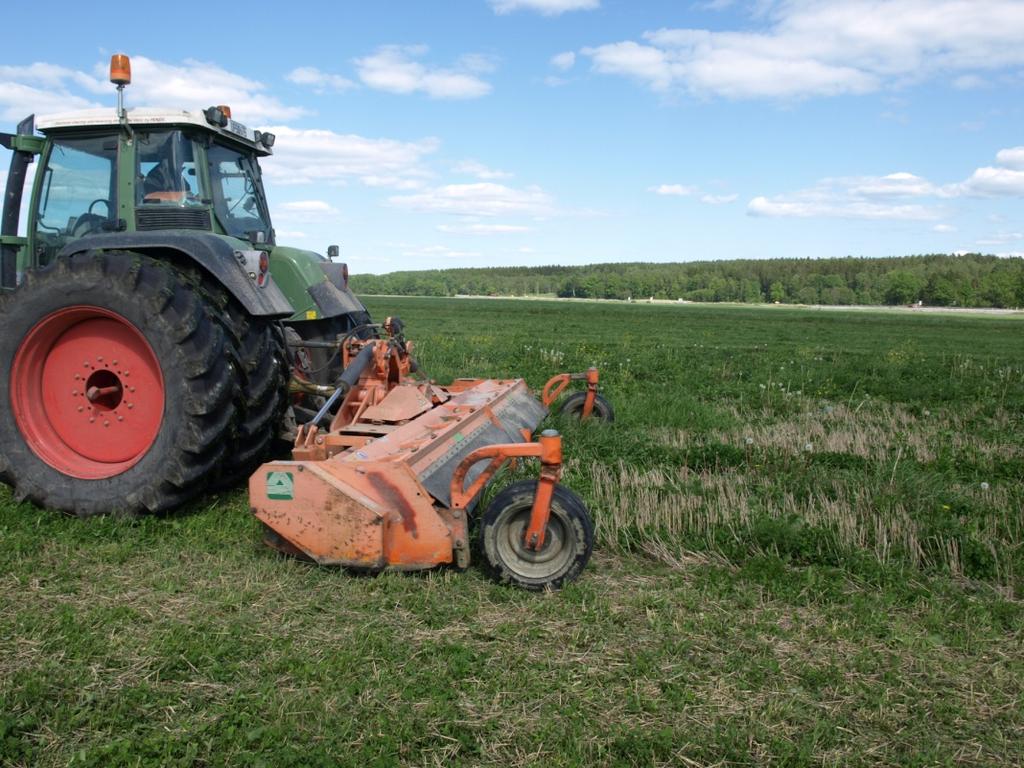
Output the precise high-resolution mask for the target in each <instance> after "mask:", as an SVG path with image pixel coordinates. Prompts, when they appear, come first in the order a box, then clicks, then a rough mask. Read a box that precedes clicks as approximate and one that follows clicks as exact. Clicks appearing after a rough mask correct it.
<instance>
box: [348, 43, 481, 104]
mask: <svg viewBox="0 0 1024 768" xmlns="http://www.w3.org/2000/svg"><path fill="white" fill-rule="evenodd" d="M426 53H427V47H426V46H422V45H416V46H401V45H385V46H381V47H380V48H378V49H377V50H376V51H375V52H374V53H372V54H370V55H369V56H365V57H363V58H361V59H356V68H357V69H358V72H359V79H360V80H362V81H363V83H364V84H365V85H367V86H369V87H370V88H376V89H377V90H381V91H387V92H389V93H399V94H407V93H416V92H422V93H425V94H427V95H428V96H430V97H431V98H434V99H475V98H478V97H480V96H486V95H487V94H488V93H490V92H491V84H490V83H488V82H486V81H484V80H481V79H480V78H479V77H477V74H476V73H477V72H479V71H480V70H479V65H480V62H481V61H482V60H483V58H482V57H481V58H473V57H470V58H469V59H467V57H466V56H464V57H462V59H461V60H460V62H459V64H458V65H457V67H456V68H454V69H444V68H439V67H428V66H426V65H424V64H422V63H420V62H419V61H416V59H417V58H419V57H421V56H423V55H424V54H426ZM467 62H468V63H467ZM474 66H476V67H477V68H476V69H474V68H473V67H474Z"/></svg>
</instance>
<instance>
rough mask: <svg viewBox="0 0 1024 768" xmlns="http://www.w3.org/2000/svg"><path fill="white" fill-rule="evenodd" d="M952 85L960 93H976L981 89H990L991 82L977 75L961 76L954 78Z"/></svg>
mask: <svg viewBox="0 0 1024 768" xmlns="http://www.w3.org/2000/svg"><path fill="white" fill-rule="evenodd" d="M951 85H952V86H953V87H954V88H956V89H957V90H958V91H974V90H977V89H979V88H988V87H989V82H988V80H986V79H985V78H983V77H978V76H977V75H960V76H959V77H954V78H953V82H952V83H951Z"/></svg>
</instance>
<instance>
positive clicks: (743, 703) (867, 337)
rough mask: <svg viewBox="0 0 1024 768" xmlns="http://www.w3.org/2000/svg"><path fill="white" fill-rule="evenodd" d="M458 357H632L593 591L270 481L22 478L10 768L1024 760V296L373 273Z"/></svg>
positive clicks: (598, 492) (595, 496)
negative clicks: (163, 483)
mask: <svg viewBox="0 0 1024 768" xmlns="http://www.w3.org/2000/svg"><path fill="white" fill-rule="evenodd" d="M369 304H370V308H371V310H372V311H373V312H374V314H375V315H376V316H384V315H386V314H400V315H401V316H402V317H403V319H405V320H406V321H407V322H408V325H409V327H410V335H412V336H413V337H414V338H415V339H416V340H417V341H418V343H419V357H420V359H421V362H422V364H423V367H424V368H425V369H426V370H427V371H428V372H429V373H430V374H431V375H432V376H434V377H436V378H438V379H439V380H443V379H445V378H447V377H450V376H455V375H466V374H470V373H473V374H481V375H495V376H499V375H500V376H505V375H509V374H510V373H511V374H517V375H523V376H525V377H526V378H527V379H528V380H529V381H530V382H531V384H534V385H539V384H541V383H543V381H544V380H545V379H546V378H547V376H548V375H550V374H551V373H553V372H556V371H559V370H566V369H583V368H585V367H586V366H588V365H590V364H597V365H599V366H601V368H602V377H603V386H604V389H605V391H606V393H607V394H608V395H609V397H610V398H611V399H612V401H613V402H614V404H615V407H616V411H617V416H618V418H617V421H616V423H615V424H614V425H612V426H611V427H601V426H598V425H582V426H573V425H571V424H565V423H560V424H559V426H560V427H561V428H562V429H563V430H564V431H565V433H566V436H567V442H566V446H567V454H568V459H569V461H568V465H567V472H566V478H565V481H566V482H567V484H569V485H571V486H572V487H573V488H574V489H575V490H576V491H577V492H579V493H580V494H581V495H582V496H583V497H584V498H585V499H586V500H587V501H588V503H589V504H590V505H591V507H592V511H593V515H594V518H595V520H596V523H597V530H598V550H597V554H596V556H595V558H594V560H593V561H592V563H591V566H590V567H589V568H588V570H587V571H586V572H585V574H584V576H583V578H582V579H581V580H580V581H579V582H577V583H576V584H573V585H571V586H570V587H569V588H567V589H566V590H565V591H563V592H561V593H558V594H550V595H532V594H525V593H521V592H518V591H515V590H512V589H508V588H503V587H499V586H497V585H494V584H492V583H490V582H489V581H487V580H486V579H485V578H484V577H483V576H482V575H481V574H480V573H479V572H478V571H477V570H476V569H472V568H471V569H470V570H469V571H468V572H465V573H454V572H447V571H439V572H435V573H430V574H422V575H410V574H385V575H383V576H380V577H377V578H367V577H353V576H350V575H346V574H343V573H340V572H338V571H335V570H331V569H318V568H313V567H310V566H308V565H305V564H302V563H298V562H293V561H289V560H286V559H282V558H278V557H277V556H275V555H274V554H273V553H271V552H270V551H269V550H266V549H264V548H263V547H262V546H261V545H260V543H259V535H258V530H257V526H256V524H255V522H254V521H253V520H252V519H251V518H250V517H249V516H248V514H247V512H246V504H245V499H244V494H242V493H241V492H238V493H233V494H225V495H221V496H210V497H207V498H204V499H202V500H201V501H200V502H198V503H196V504H195V505H193V507H192V508H191V509H189V510H186V511H185V512H184V513H182V514H179V515H175V516H173V517H170V518H167V519H145V520H139V521H121V520H113V519H98V520H92V521H87V522H81V521H76V520H70V519H66V518H63V517H60V516H58V515H55V514H52V513H49V512H46V511H44V510H36V509H33V508H31V507H29V506H27V505H19V504H16V503H15V502H13V500H11V497H10V494H9V493H8V492H7V491H6V489H4V490H0V596H2V597H0V762H2V763H3V764H5V765H17V766H21V765H25V766H28V765H33V766H35V765H67V764H71V765H96V766H108V765H153V764H160V765H188V766H192V765H198V766H206V765H260V764H262V765H268V766H278V765H296V766H300V765H301V766H305V765H312V766H316V765H396V764H406V765H441V764H445V765H542V764H543V765H688V764H696V765H741V764H745V765H762V764H779V765H880V764H881V765H943V764H949V765H953V764H958V765H998V764H1004V765H1014V764H1021V763H1024V701H1022V697H1024V654H1022V651H1024V648H1022V639H1024V609H1022V604H1021V600H1020V595H1021V591H1022V589H1024V581H1022V579H1024V564H1022V563H1024V552H1022V549H1021V541H1022V538H1024V533H1022V515H1021V512H1020V510H1021V509H1022V507H1024V504H1022V502H1024V490H1022V489H1024V470H1022V443H1024V441H1022V440H1021V438H1020V434H1021V426H1022V423H1021V421H1022V416H1021V414H1022V413H1024V335H1022V333H1021V331H1022V327H1021V325H1020V322H1019V321H1014V320H1005V319H1004V320H993V319H982V318H948V317H942V318H933V317H928V316H906V317H903V316H893V315H891V314H887V315H876V314H870V313H867V314H853V313H850V314H847V313H824V312H814V311H799V310H775V309H743V308H716V307H656V306H655V307H643V306H606V305H590V304H586V305H576V304H565V303H555V302H550V303H548V302H544V303H539V302H515V301H468V300H466V301H461V300H460V301H444V300H427V299H383V298H381V299H371V300H370V301H369Z"/></svg>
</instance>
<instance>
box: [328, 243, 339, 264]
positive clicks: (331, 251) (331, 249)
mask: <svg viewBox="0 0 1024 768" xmlns="http://www.w3.org/2000/svg"><path fill="white" fill-rule="evenodd" d="M338 253H339V251H338V246H336V245H328V246H327V258H328V259H330V260H331V261H334V260H335V259H336V258H338Z"/></svg>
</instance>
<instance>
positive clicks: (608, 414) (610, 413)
mask: <svg viewBox="0 0 1024 768" xmlns="http://www.w3.org/2000/svg"><path fill="white" fill-rule="evenodd" d="M586 400H587V393H586V392H573V393H572V394H571V395H569V396H568V397H567V398H565V402H564V403H562V407H561V408H559V409H558V412H559V413H561V414H562V415H563V416H571V417H573V418H574V419H582V418H583V404H584V403H585V402H586ZM590 416H591V418H594V419H600V420H601V421H604V422H608V423H611V422H613V421H615V410H614V409H613V408H612V404H611V403H609V402H608V401H607V400H606V399H604V398H603V397H601V394H600V393H597V394H595V395H594V409H593V410H592V411H591V412H590Z"/></svg>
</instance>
